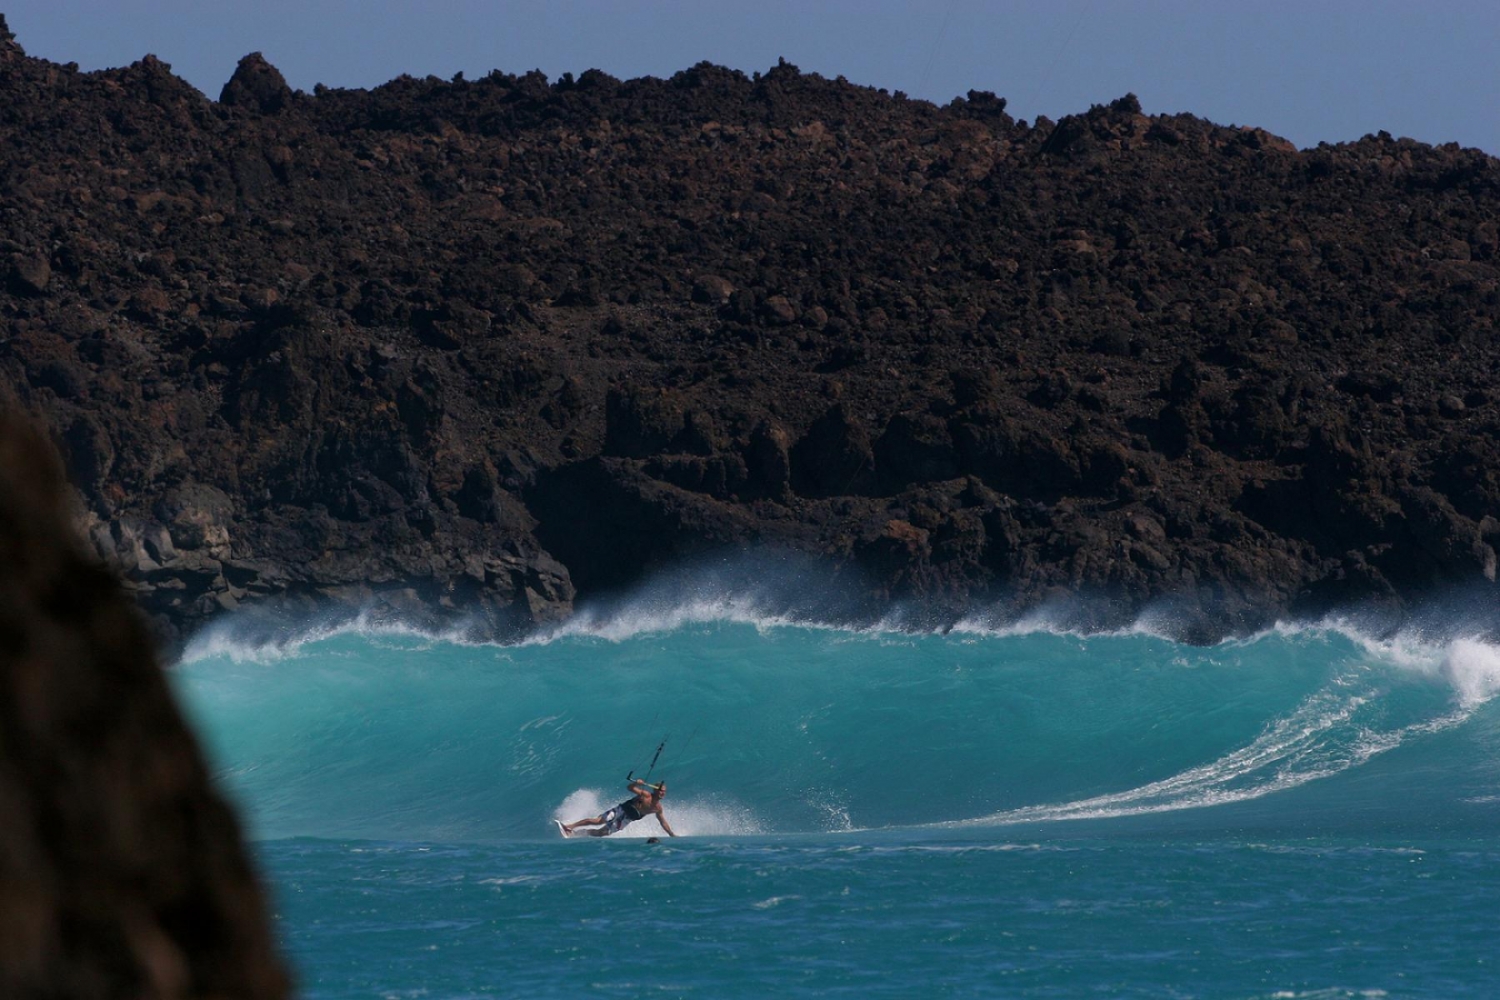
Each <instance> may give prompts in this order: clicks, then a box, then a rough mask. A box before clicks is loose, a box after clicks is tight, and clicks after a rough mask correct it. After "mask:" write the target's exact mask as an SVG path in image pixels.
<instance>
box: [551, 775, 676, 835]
mask: <svg viewBox="0 0 1500 1000" xmlns="http://www.w3.org/2000/svg"><path fill="white" fill-rule="evenodd" d="M626 788H628V789H629V790H630V791H632V792H634V793H635V798H632V799H626V800H625V801H624V802H621V803H620V804H619V805H617V806H615V807H614V808H613V809H609V810H606V811H605V812H604V814H603V815H602V816H592V817H590V818H588V819H581V820H578V821H577V822H574V823H561V822H557V821H556V820H554V821H553V822H557V827H558V829H560V830H561V831H562V835H563V836H564V837H571V836H573V830H574V829H575V828H576V827H580V826H597V827H599V829H597V830H589V831H587V833H588V835H589V836H590V837H608V836H609V835H610V834H612V833H619V832H620V831H621V830H623V829H625V827H626V826H628V825H629V824H631V823H634V822H635V821H636V820H638V819H645V818H646V816H648V815H651V814H653V813H654V814H655V815H656V821H657V822H658V823H660V824H661V828H662V829H663V830H665V831H667V836H669V837H675V836H677V834H675V833H673V832H672V827H671V825H670V824H669V823H668V822H667V816H666V814H665V813H663V812H662V811H661V800H662V799H664V798H666V797H667V783H666V782H665V781H663V782H660V783H658V784H655V785H648V784H647V783H646V782H644V781H642V780H641V779H640V778H635V779H634V780H632V781H631V782H630V784H629V785H627V786H626Z"/></svg>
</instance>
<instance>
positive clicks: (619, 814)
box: [599, 802, 641, 833]
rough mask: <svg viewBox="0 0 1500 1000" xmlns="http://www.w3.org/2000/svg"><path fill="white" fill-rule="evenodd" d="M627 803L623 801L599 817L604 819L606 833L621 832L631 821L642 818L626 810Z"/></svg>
mask: <svg viewBox="0 0 1500 1000" xmlns="http://www.w3.org/2000/svg"><path fill="white" fill-rule="evenodd" d="M625 805H626V803H624V802H621V803H620V804H619V805H617V806H615V807H614V808H612V809H610V811H609V812H607V813H605V814H604V815H603V816H600V817H599V818H600V819H602V820H603V821H604V830H605V832H606V833H619V832H620V831H621V830H623V829H625V828H626V827H627V826H629V825H630V824H631V823H634V822H635V821H636V820H638V819H640V818H641V817H639V816H632V815H630V813H629V812H628V811H626V809H625Z"/></svg>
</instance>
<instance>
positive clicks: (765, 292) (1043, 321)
mask: <svg viewBox="0 0 1500 1000" xmlns="http://www.w3.org/2000/svg"><path fill="white" fill-rule="evenodd" d="M3 59H4V61H3V62H0V97H3V99H4V100H3V108H4V110H3V112H0V138H3V139H4V143H3V144H0V150H3V152H0V178H3V180H4V183H5V185H6V191H7V205H6V214H5V215H4V217H3V221H0V244H3V245H0V267H3V268H5V275H6V280H5V284H4V295H3V297H0V373H3V376H0V377H3V380H4V385H6V386H7V387H9V389H10V390H11V392H12V393H13V394H14V395H15V396H16V397H17V401H18V402H19V403H20V404H21V405H22V406H24V407H26V408H28V409H30V410H31V411H33V412H35V413H36V414H38V415H39V417H40V419H42V420H43V421H44V422H45V423H46V425H47V426H48V427H50V428H51V429H52V431H53V433H54V434H55V436H56V438H57V440H58V441H59V443H60V444H61V445H62V446H63V449H64V451H65V453H66V455H67V462H68V468H69V470H70V472H71V474H72V475H73V477H74V481H75V483H76V485H77V487H78V489H79V491H80V493H81V494H82V497H83V500H84V503H85V504H86V508H87V509H86V513H85V514H84V520H85V527H86V529H87V530H88V533H89V535H90V537H91V538H92V539H93V540H94V542H95V544H96V546H97V547H98V548H99V550H100V552H101V553H104V554H105V555H106V556H107V557H108V558H109V559H111V560H113V561H114V563H115V565H116V566H117V567H118V568H119V569H120V570H121V571H122V572H123V573H124V574H125V575H126V577H127V580H128V583H129V586H130V587H131V588H132V589H133V592H134V594H135V597H136V599H137V600H138V602H139V603H140V604H141V606H142V607H144V608H145V609H146V610H147V611H148V613H150V614H151V615H152V616H153V620H154V621H155V622H156V623H157V625H158V627H159V628H161V629H162V630H163V631H164V632H165V633H167V634H169V635H170V634H171V633H173V632H174V630H179V629H181V628H183V627H185V626H191V625H193V624H195V623H198V622H201V621H202V620H203V618H204V617H206V616H208V615H211V614H215V613H217V612H218V611H219V610H220V609H223V608H226V607H236V606H239V605H241V604H244V603H246V602H251V603H255V604H258V605H263V604H267V603H270V604H280V605H283V606H286V607H289V608H292V609H301V608H306V607H311V606H315V605H317V604H319V603H323V602H327V601H330V600H333V601H340V602H346V603H347V602H355V603H358V602H374V603H376V604H380V605H383V606H388V607H391V608H393V609H398V610H401V611H402V612H403V613H408V612H410V611H411V610H412V609H416V608H427V609H449V608H451V609H453V610H454V611H460V610H467V611H478V612H481V613H485V614H488V615H489V616H490V617H491V618H492V619H494V621H495V622H496V623H497V624H498V625H499V626H500V627H502V628H508V627H514V628H523V627H525V626H527V625H528V624H530V623H532V622H534V621H536V620H538V619H546V618H552V617H556V616H558V615H562V614H566V613H568V611H569V610H570V609H571V608H572V605H573V601H574V600H575V598H576V597H577V595H578V593H582V594H584V595H587V594H589V593H591V592H597V591H598V590H601V589H605V588H612V587H622V586H628V585H629V584H631V583H632V582H633V581H635V580H637V579H639V578H640V576H641V575H642V574H643V573H645V572H647V571H649V570H653V569H656V568H660V567H667V566H669V565H671V564H672V563H673V561H674V560H676V559H680V558H683V557H688V556H693V555H696V554H703V553H707V552H710V551H713V550H714V549H715V548H716V547H719V548H728V549H730V550H736V549H740V548H745V547H750V546H757V545H772V546H776V547H789V548H792V549H796V550H799V551H802V552H806V553H811V554H814V555H816V556H817V557H819V558H822V559H824V560H826V561H827V562H828V563H829V564H830V567H831V569H833V570H835V571H838V570H840V569H841V568H843V567H847V568H848V569H849V570H850V571H852V573H845V574H843V576H844V577H846V578H847V577H849V576H851V575H857V574H863V578H864V580H865V586H866V588H867V590H868V593H869V594H870V595H871V596H872V597H875V598H879V599H887V598H892V599H902V600H907V601H911V602H915V603H927V604H931V605H932V606H934V607H937V608H941V609H944V611H945V613H946V612H953V611H957V610H962V609H963V608H964V607H966V606H971V605H974V604H983V603H989V602H993V601H996V600H1000V601H1003V602H1004V604H1005V606H1006V607H1014V608H1020V607H1023V606H1025V605H1027V604H1028V603H1035V602H1037V601H1041V600H1047V599H1050V598H1052V597H1055V596H1056V595H1057V594H1058V593H1059V592H1070V593H1075V594H1080V595H1094V596H1097V597H1099V598H1101V599H1102V600H1103V601H1104V602H1105V603H1107V604H1108V606H1109V607H1110V608H1111V609H1114V610H1113V611H1112V612H1111V613H1116V612H1117V613H1118V614H1120V615H1125V616H1128V615H1129V614H1131V613H1133V611H1134V610H1135V609H1137V608H1139V607H1140V606H1141V605H1142V604H1143V603H1145V602H1147V601H1150V600H1154V599H1157V598H1161V597H1172V598H1174V599H1175V600H1176V601H1177V603H1178V604H1179V605H1180V606H1182V607H1184V608H1187V609H1189V610H1191V609H1193V608H1196V607H1202V608H1207V609H1213V611H1214V613H1223V614H1224V615H1226V616H1227V617H1226V618H1225V620H1226V621H1235V622H1240V623H1253V622H1254V621H1256V620H1260V619H1263V618H1264V617H1266V616H1269V615H1275V614H1280V613H1285V612H1287V611H1289V610H1295V609H1309V608H1317V607H1322V606H1325V605H1326V604H1328V603H1329V602H1330V601H1333V600H1340V601H1342V600H1357V599H1362V598H1378V599H1380V600H1383V601H1387V602H1393V603H1399V602H1402V601H1410V600H1412V599H1414V598H1417V597H1419V596H1421V595H1422V594H1424V593H1426V592H1427V591H1428V590H1429V589H1430V588H1432V587H1434V586H1449V585H1463V584H1473V585H1476V586H1480V587H1493V586H1494V584H1493V583H1491V582H1490V575H1491V571H1490V570H1489V569H1488V567H1490V566H1491V564H1492V558H1493V556H1492V553H1493V548H1494V544H1495V538H1494V533H1493V532H1492V531H1489V532H1487V529H1485V528H1484V527H1483V525H1484V524H1486V523H1493V521H1494V520H1496V519H1500V510H1497V507H1500V491H1497V485H1496V480H1495V477H1494V475H1492V474H1490V473H1489V472H1487V471H1486V470H1488V469H1493V468H1497V467H1500V461H1497V460H1500V454H1497V453H1496V450H1495V441H1496V440H1500V433H1497V432H1500V409H1497V405H1500V404H1497V402H1496V398H1497V396H1496V393H1495V391H1494V388H1493V380H1494V371H1495V370H1496V367H1497V365H1500V354H1497V349H1496V346H1495V343H1496V341H1495V338H1494V330H1495V325H1496V321H1497V318H1500V251H1497V247H1500V240H1497V236H1496V234H1497V233H1500V206H1497V200H1500V169H1497V161H1495V160H1494V159H1492V158H1491V157H1488V156H1485V155H1484V154H1482V153H1480V152H1478V151H1476V150H1465V149H1459V148H1457V147H1455V146H1445V147H1437V148H1434V147H1431V146H1425V145H1422V144H1420V143H1416V142H1412V141H1409V140H1395V139H1392V138H1391V137H1389V136H1387V135H1385V134H1380V135H1375V136H1367V137H1366V138H1364V139H1362V140H1360V141H1359V142H1356V143H1350V144H1345V145H1340V146H1320V147H1318V148H1316V149H1311V150H1305V151H1299V150H1297V149H1295V148H1294V147H1292V146H1291V145H1290V144H1289V143H1287V142H1285V141H1283V140H1280V139H1278V138H1276V137H1275V136H1272V135H1269V134H1267V133H1266V132H1264V131H1261V130H1259V129H1253V128H1224V127H1220V126H1217V125H1214V124H1212V123H1210V122H1206V121H1202V120H1200V119H1197V118H1193V117H1191V116H1189V115H1175V116H1156V117H1147V116H1145V115H1144V114H1142V113H1141V109H1140V106H1139V103H1138V102H1136V101H1135V100H1134V98H1131V97H1128V96H1127V97H1126V98H1122V99H1120V100H1117V101H1114V102H1112V103H1110V104H1106V105H1099V106H1096V107H1094V108H1091V109H1089V110H1088V111H1086V112H1083V113H1081V114H1077V115H1070V116H1068V117H1067V118H1065V119H1063V120H1062V121H1061V122H1058V123H1056V124H1053V123H1051V122H1048V121H1045V120H1039V121H1038V122H1036V123H1034V124H1028V123H1026V122H1023V121H1017V120H1015V119H1013V118H1012V117H1011V116H1010V115H1008V114H1007V113H1006V111H1005V103H1004V101H1003V100H1001V99H999V98H996V97H994V96H993V95H987V94H978V93H975V94H970V95H969V97H968V98H967V99H960V100H956V101H954V102H953V103H951V104H949V105H948V106H946V107H942V108H939V107H934V106H932V105H930V104H926V103H923V102H919V101H910V100H906V99H904V98H901V97H892V96H889V95H887V94H885V93H883V92H879V91H875V90H870V89H867V88H860V87H855V86H852V85H850V84H848V83H845V82H843V81H830V80H826V79H823V78H821V77H819V76H816V75H812V74H803V73H800V72H799V71H798V70H797V69H796V68H795V67H793V66H790V65H787V64H782V65H779V66H777V67H775V68H773V69H772V70H771V71H770V72H768V73H765V74H763V75H756V76H748V77H747V76H745V75H743V74H741V73H737V72H733V71H730V70H725V69H722V68H719V67H715V66H711V65H708V64H702V65H699V66H695V67H692V68H691V69H689V70H686V71H684V72H682V73H679V74H677V75H676V76H674V77H672V78H671V79H668V80H656V79H642V80H632V81H619V80H615V79H612V78H610V77H608V76H606V75H605V74H602V73H597V72H589V73H585V74H583V75H582V76H580V77H578V78H576V79H574V78H573V77H570V76H569V77H564V78H563V79H561V80H559V81H557V82H556V83H552V84H549V82H548V81H547V80H546V78H545V77H543V76H542V75H541V74H540V73H529V74H526V75H524V76H513V75H509V74H506V73H502V72H495V73H492V74H490V75H489V76H487V77H485V78H484V79H482V80H475V81H464V80H461V79H456V80H454V81H452V82H444V81H441V80H437V79H427V80H415V79H412V78H410V77H401V78H398V79H396V80H394V81H392V82H391V83H389V84H387V85H386V86H383V87H380V88H377V89H375V90H373V91H350V90H329V89H326V88H320V89H319V90H318V92H317V93H315V94H313V95H301V94H295V93H293V92H292V91H291V90H290V89H289V88H287V86H286V83H285V81H284V80H282V79H281V77H280V74H279V73H277V72H276V71H275V69H274V68H273V67H271V66H270V65H269V64H267V63H266V62H265V61H264V60H263V59H261V58H259V57H258V56H249V57H247V58H246V59H245V60H244V61H243V62H242V63H241V64H240V67H239V68H238V69H237V70H236V72H235V75H234V78H233V79H232V80H231V81H230V82H229V84H228V85H227V86H226V87H225V89H224V93H223V95H222V96H221V101H220V102H219V103H218V104H214V103H211V102H208V101H206V100H204V99H203V98H202V95H199V94H197V93H196V92H195V91H193V90H192V88H190V87H187V86H186V85H185V84H182V83H181V81H178V80H177V79H176V78H175V77H173V76H172V74H171V73H170V71H169V70H168V69H167V68H166V67H165V65H164V64H162V63H160V62H159V61H157V60H155V59H151V58H149V57H148V58H147V59H144V60H142V61H141V62H140V63H138V64H136V65H134V66H131V67H126V68H124V69H119V70H110V71H106V72H102V73H90V74H85V73H78V72H76V71H75V70H72V69H70V68H68V67H62V66H56V65H53V64H50V63H47V62H44V61H42V60H35V59H29V58H27V57H26V56H25V55H24V53H22V52H21V51H20V49H19V48H18V47H16V46H14V45H8V46H7V47H6V48H5V49H4V52H3ZM184 491H186V492H184ZM206 491H213V492H211V493H210V492H206ZM189 496H191V497H196V498H197V499H196V500H191V501H185V500H183V499H182V498H184V497H189ZM174 497H176V498H178V499H173V498H174ZM204 497H212V498H213V502H212V503H206V502H205V501H204V500H203V498H204ZM184 503H185V504H186V506H183V504H184ZM195 504H196V506H195ZM195 512H196V513H195ZM1487 519H1488V520H1487ZM1147 523H1150V524H1156V525H1159V526H1160V527H1161V531H1160V533H1159V534H1158V533H1153V532H1148V533H1145V534H1143V533H1142V532H1141V531H1140V530H1137V529H1138V527H1139V526H1140V525H1143V524H1147ZM1132 525H1134V526H1137V528H1132V527H1131V526H1132ZM195 531H197V532H199V533H201V534H202V535H203V538H202V540H200V541H195V542H194V543H193V544H188V543H187V542H185V541H184V539H187V538H190V537H196V536H194V535H193V533H194V532H195ZM210 533H211V534H212V535H213V538H214V539H215V540H214V541H209V540H208V535H209V534H210ZM575 588H576V590H575ZM1234 616H1238V617H1234Z"/></svg>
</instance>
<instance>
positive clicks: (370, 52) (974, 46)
mask: <svg viewBox="0 0 1500 1000" xmlns="http://www.w3.org/2000/svg"><path fill="white" fill-rule="evenodd" d="M0 12H3V13H4V14H5V15H6V18H7V20H8V21H9V23H10V28H11V30H12V31H13V32H14V33H15V34H16V36H17V40H18V41H19V42H20V43H21V45H22V46H23V47H24V48H25V49H26V51H27V52H28V53H30V54H31V55H34V56H40V57H43V58H46V59H51V60H53V61H56V62H76V63H78V64H79V65H80V67H81V68H83V69H101V68H105V67H110V66H122V65H127V64H129V63H132V62H134V61H136V60H137V59H140V58H141V57H142V56H144V55H146V54H147V53H151V54H154V55H156V56H157V57H158V58H160V59H163V60H165V61H166V62H168V63H171V64H172V67H173V70H174V71H175V72H176V73H177V74H178V75H179V76H181V77H183V78H184V79H186V80H187V81H188V82H189V83H191V84H193V85H194V86H195V87H197V88H198V89H199V90H201V91H203V92H204V93H205V94H207V95H208V96H210V97H214V98H217V97H218V95H219V91H220V89H221V88H222V87H223V85H224V83H225V81H227V80H228V79H229V77H230V75H231V74H232V73H233V72H234V67H235V64H236V63H237V62H238V61H239V59H240V57H241V56H243V55H245V54H246V53H249V52H255V51H258V52H261V53H263V54H264V55H265V57H266V58H267V59H268V60H270V62H271V63H272V64H273V65H275V66H276V67H277V68H278V69H280V70H281V72H282V73H283V74H284V75H285V76H286V78H287V81H288V82H289V83H290V84H291V85H292V86H293V87H295V88H298V89H302V90H311V89H312V87H313V86H314V84H317V83H323V84H326V85H328V86H330V87H371V86H376V85H378V84H380V83H383V82H385V81H386V80H389V79H391V78H392V77H395V76H399V75H400V74H402V73H408V74H411V75H413V76H427V75H429V74H430V75H436V76H439V77H443V78H445V79H446V78H450V77H452V76H453V75H454V74H455V73H458V72H463V73H464V74H465V75H466V76H469V77H470V78H473V77H478V76H483V75H484V74H485V73H488V72H489V71H490V70H492V69H500V70H503V71H505V72H510V73H522V72H526V71H528V70H531V69H541V70H542V71H543V72H545V73H546V74H547V75H548V76H549V77H551V78H553V79H556V78H557V77H558V76H559V75H561V74H562V73H564V72H571V73H573V74H574V75H575V76H576V75H578V74H580V73H582V72H583V71H584V70H586V69H593V68H597V69H602V70H604V71H605V72H608V73H610V74H612V75H614V76H617V77H620V78H622V79H623V78H630V77H636V76H648V75H649V76H660V77H666V76H670V75H672V74H673V73H675V72H677V71H679V70H682V69H686V68H687V67H689V66H691V65H693V64H694V63H697V62H701V61H703V60H708V61H710V62H715V63H719V64H721V65H725V66H730V67H733V68H735V69H740V70H743V71H745V72H746V73H752V72H755V71H764V70H766V69H768V68H769V67H771V66H774V65H775V64H776V61H777V60H778V59H779V58H784V59H786V60H787V61H788V62H791V63H794V64H796V65H797V66H798V67H800V68H801V69H802V70H803V71H804V72H816V73H821V74H823V75H824V76H828V77H835V76H844V77H846V78H848V79H849V80H850V81H852V82H854V83H858V84H864V85H868V86H873V87H884V88H886V89H888V90H893V91H894V90H902V91H905V92H906V93H907V94H909V95H910V96H912V97H919V98H923V99H927V100H932V101H936V102H938V103H946V102H947V101H949V100H951V99H952V98H953V97H955V96H959V95H962V94H965V93H967V92H968V91H969V90H971V89H972V90H988V91H992V92H994V93H996V94H998V95H1000V96H1001V97H1004V98H1006V99H1007V100H1008V101H1009V110H1010V112H1011V113H1012V114H1014V115H1016V116H1017V117H1019V118H1026V119H1028V120H1030V119H1034V118H1036V117H1037V116H1038V115H1046V116H1048V117H1050V118H1053V119H1056V118H1060V117H1062V116H1063V115H1066V114H1072V113H1075V112H1079V111H1084V110H1087V109H1088V107H1089V106H1090V105H1092V104H1099V103H1105V102H1108V101H1111V100H1114V99H1115V98H1117V97H1120V96H1122V95H1124V94H1125V93H1127V92H1133V93H1135V94H1136V95H1137V96H1138V97H1139V98H1140V100H1141V104H1142V106H1143V107H1144V109H1145V111H1146V112H1147V113H1149V114H1158V113H1177V112H1182V111H1186V112H1191V113H1193V114H1196V115H1199V116H1201V117H1204V118H1208V119H1211V120H1213V121H1215V122H1218V123H1220V124H1226V125H1227V124H1235V125H1255V126H1259V127H1261V128H1265V129H1267V130H1268V131H1271V132H1274V133H1276V134H1277V135H1281V136H1284V137H1286V138H1288V139H1290V140H1292V141H1293V142H1295V143H1296V144H1297V145H1298V146H1303V147H1306V146H1314V145H1317V144H1318V143H1319V142H1342V141H1349V140H1354V139H1358V138H1359V137H1360V136H1362V135H1365V134H1367V133H1371V132H1376V131H1379V130H1382V129H1384V130H1385V131H1387V132H1390V133H1391V134H1393V135H1396V136H1410V137H1412V138H1415V139H1420V140H1422V141H1424V142H1430V143H1444V142H1458V143H1460V144H1461V145H1464V146H1477V147H1479V148H1481V149H1484V150H1485V151H1486V152H1489V153H1491V154H1495V155H1500V0H1363V2H1355V0H1300V2H1292V0H1274V2H1273V0H1046V2H1040V0H926V2H916V0H821V2H820V0H800V2H794V0H737V2H733V3H730V2H724V0H696V2H689V0H654V2H646V0H634V2H632V0H534V2H517V0H426V2H410V0H401V2H398V0H254V2H230V0H196V2H191V0H0Z"/></svg>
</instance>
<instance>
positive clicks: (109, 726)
mask: <svg viewBox="0 0 1500 1000" xmlns="http://www.w3.org/2000/svg"><path fill="white" fill-rule="evenodd" d="M59 473H60V470H59V469H58V468H57V465H56V459H55V458H54V456H53V455H52V454H51V450H50V448H49V447H48V446H47V445H46V443H45V442H44V441H43V440H42V439H41V438H40V437H39V436H37V435H36V434H35V433H34V432H33V431H31V430H30V429H28V428H25V427H23V426H21V424H19V423H18V422H17V421H16V419H15V417H14V414H13V413H7V414H3V415H0V803H3V811H4V817H5V820H4V822H3V823H0V956H3V958H0V996H6V997H16V998H25V997H77V998H85V997H98V998H105V997H120V996H131V997H147V998H153V1000H167V998H187V997H209V996H213V997H226V998H229V997H243V998H246V1000H250V998H256V1000H265V998H276V997H281V996H285V995H286V994H287V985H286V978H285V975H284V973H283V971H282V968H281V966H280V963H279V961H278V959H277V957H276V955H275V952H274V949H273V946H272V942H271V936H270V930H269V924H268V921H267V915H266V909H265V904H264V901H263V900H262V897H261V894H260V890H259V888H258V887H257V885H256V882H255V879H254V877H253V874H252V872H251V870H250V868H249V865H248V863H247V861H246V857H245V852H244V849H243V847H242V845H241V843H240V839H239V833H238V829H237V826H236V823H235V821H234V818H233V816H232V815H231V814H230V812H229V809H228V807H227V806H226V805H225V804H224V802H223V801H221V800H220V798H219V797H218V796H217V795H216V794H215V793H214V791H213V790H212V789H211V788H210V787H209V781H208V774H207V771H206V770H205V768H204V765H203V762H202V759H201V757H200V755H199V752H198V748H197V746H196V744H195V743H194V741H193V739H192V737H191V736H190V735H189V733H188V731H187V728H186V727H185V725H184V723H183V721H182V719H181V717H180V716H179V715H178V713H177V709H176V707H175V706H174V705H173V702H172V699H171V697H170V694H169V691H168V689H167V684H166V679H165V678H164V677H163V675H162V672H161V669H160V668H159V667H158V666H157V663H156V658H155V654H154V652H153V650H152V647H151V643H150V641H149V639H148V638H147V635H146V631H145V628H144V627H143V626H142V624H141V623H140V621H139V620H138V612H137V610H136V609H135V608H134V607H133V606H132V605H131V603H130V601H129V600H128V599H127V598H126V597H125V596H124V594H123V593H121V591H120V588H119V586H118V584H117V583H116V582H115V581H114V579H112V578H111V576H110V575H109V574H108V573H107V572H106V571H105V570H104V569H103V568H102V567H100V566H99V565H97V563H96V562H95V561H94V559H93V558H92V557H85V556H84V554H83V553H82V551H81V549H80V546H79V545H78V544H77V542H76V541H75V539H74V536H73V534H72V530H71V526H70V524H69V523H68V517H67V511H66V505H67V502H68V497H67V494H66V493H65V491H64V487H63V483H62V480H61V477H60V475H59Z"/></svg>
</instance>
